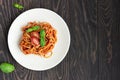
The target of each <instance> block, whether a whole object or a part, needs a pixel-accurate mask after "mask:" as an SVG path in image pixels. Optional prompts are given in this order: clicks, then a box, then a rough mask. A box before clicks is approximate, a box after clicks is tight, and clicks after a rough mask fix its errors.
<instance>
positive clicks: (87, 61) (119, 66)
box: [0, 0, 120, 80]
mask: <svg viewBox="0 0 120 80" xmlns="http://www.w3.org/2000/svg"><path fill="white" fill-rule="evenodd" d="M15 2H17V3H20V4H22V5H24V9H23V10H18V9H15V8H14V7H13V6H12V4H13V3H15ZM32 8H47V9H50V10H53V11H54V12H56V13H58V14H59V15H60V16H61V17H62V18H63V19H64V20H65V21H66V23H67V24H68V27H69V30H70V33H71V46H70V49H69V52H68V54H67V56H66V57H65V59H64V60H63V61H62V62H61V63H60V64H59V65H57V66H56V67H54V68H52V69H50V70H47V71H39V72H36V71H31V70H28V69H26V68H24V67H22V66H21V65H19V64H18V63H17V62H16V61H15V60H14V59H13V57H12V56H11V54H10V52H9V49H8V45H7V34H8V30H9V28H10V25H11V23H12V22H13V20H14V19H15V18H16V17H17V16H18V15H19V14H21V13H22V12H24V11H26V10H28V9H32ZM13 36H14V35H13ZM0 62H10V63H12V64H14V65H15V67H16V69H15V71H14V72H13V73H10V74H4V73H2V72H1V71H0V80H120V0H0Z"/></svg>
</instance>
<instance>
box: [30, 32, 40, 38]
mask: <svg viewBox="0 0 120 80" xmlns="http://www.w3.org/2000/svg"><path fill="white" fill-rule="evenodd" d="M31 37H36V38H38V39H39V38H40V36H39V33H38V32H31Z"/></svg>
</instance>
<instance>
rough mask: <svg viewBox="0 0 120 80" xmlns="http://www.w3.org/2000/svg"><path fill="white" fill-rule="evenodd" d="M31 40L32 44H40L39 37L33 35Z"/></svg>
mask: <svg viewBox="0 0 120 80" xmlns="http://www.w3.org/2000/svg"><path fill="white" fill-rule="evenodd" d="M31 42H32V44H35V45H36V46H37V45H39V44H40V43H39V39H38V38H36V37H31Z"/></svg>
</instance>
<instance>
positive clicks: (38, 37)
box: [19, 22, 57, 57]
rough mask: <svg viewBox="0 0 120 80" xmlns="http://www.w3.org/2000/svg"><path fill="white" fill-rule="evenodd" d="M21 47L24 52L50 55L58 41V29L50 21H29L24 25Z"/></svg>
mask: <svg viewBox="0 0 120 80" xmlns="http://www.w3.org/2000/svg"><path fill="white" fill-rule="evenodd" d="M22 32H23V34H22V37H21V40H20V44H19V45H20V49H21V51H22V52H23V53H24V54H37V55H40V56H43V57H50V56H51V55H52V50H53V48H54V46H55V43H56V41H57V37H56V33H57V31H56V30H55V29H54V28H53V27H52V26H51V25H50V24H49V23H48V22H29V23H28V24H27V25H26V26H24V27H22Z"/></svg>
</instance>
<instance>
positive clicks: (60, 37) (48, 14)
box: [8, 8, 70, 71]
mask: <svg viewBox="0 0 120 80" xmlns="http://www.w3.org/2000/svg"><path fill="white" fill-rule="evenodd" d="M30 21H40V22H42V21H46V22H49V23H50V24H51V25H52V26H53V27H54V28H55V29H56V30H57V43H56V45H55V47H54V49H53V55H52V56H51V57H50V58H43V57H40V56H38V55H34V54H30V55H24V54H23V53H22V52H21V50H20V48H19V42H20V38H21V35H22V31H21V27H23V26H25V25H26V24H27V23H28V22H30ZM8 46H9V50H10V52H11V54H12V56H13V58H14V59H15V60H16V61H17V62H18V63H19V64H21V65H22V66H23V67H25V68H28V69H31V70H36V71H42V70H47V69H50V68H52V67H54V66H56V65H57V64H59V63H60V62H61V61H62V60H63V59H64V57H65V56H66V54H67V52H68V49H69V46H70V33H69V29H68V26H67V24H66V23H65V21H64V20H63V19H62V18H61V17H60V16H59V15H58V14H56V13H55V12H53V11H51V10H48V9H43V8H35V9H31V10H28V11H25V12H23V13H22V14H21V15H19V16H18V17H17V18H16V19H15V20H14V21H13V23H12V25H11V27H10V29H9V33H8Z"/></svg>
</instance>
